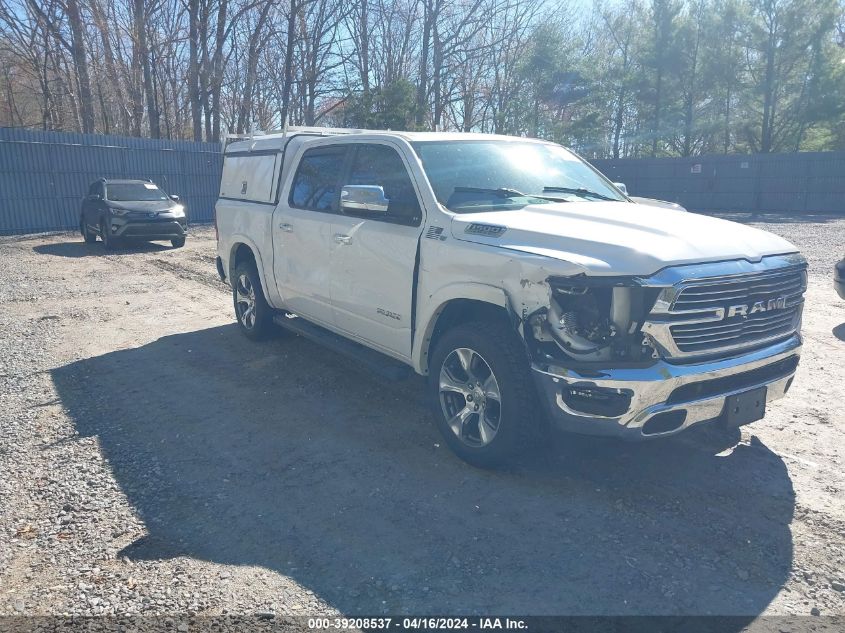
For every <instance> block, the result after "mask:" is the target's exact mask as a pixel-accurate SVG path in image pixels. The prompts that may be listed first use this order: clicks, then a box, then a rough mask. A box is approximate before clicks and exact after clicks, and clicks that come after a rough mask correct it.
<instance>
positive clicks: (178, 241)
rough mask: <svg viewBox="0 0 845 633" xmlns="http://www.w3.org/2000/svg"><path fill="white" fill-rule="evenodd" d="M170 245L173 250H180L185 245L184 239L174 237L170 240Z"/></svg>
mask: <svg viewBox="0 0 845 633" xmlns="http://www.w3.org/2000/svg"><path fill="white" fill-rule="evenodd" d="M170 245H171V246H173V248H182V247H183V246H184V245H185V238H184V237H174V238H173V239H172V240H170Z"/></svg>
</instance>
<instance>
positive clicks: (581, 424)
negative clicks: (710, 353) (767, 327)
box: [532, 334, 801, 440]
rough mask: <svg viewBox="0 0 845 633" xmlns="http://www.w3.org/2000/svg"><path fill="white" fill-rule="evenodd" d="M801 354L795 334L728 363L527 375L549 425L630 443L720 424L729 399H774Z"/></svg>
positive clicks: (552, 369)
mask: <svg viewBox="0 0 845 633" xmlns="http://www.w3.org/2000/svg"><path fill="white" fill-rule="evenodd" d="M800 354H801V337H800V335H798V334H796V335H794V336H792V337H791V338H789V339H787V340H784V341H781V342H779V343H776V344H773V345H769V346H767V347H765V348H762V349H757V350H755V351H752V352H748V353H745V354H743V355H741V356H736V357H734V358H729V359H721V360H711V361H707V362H700V363H695V364H673V363H669V362H666V361H664V360H660V361H657V362H656V363H654V364H652V365H650V366H648V367H643V368H618V369H589V370H586V369H585V370H579V369H571V368H564V367H557V366H549V365H542V366H541V365H538V364H537V363H534V364H533V365H532V373H533V375H534V379H535V381H536V383H537V386H538V390H539V392H540V394H541V397H542V398H543V400H544V402H545V404H546V407H547V410H548V412H549V413H550V416H551V420H552V423H553V424H554V426H555V427H557V428H559V429H560V430H564V431H570V432H575V433H584V434H588V435H606V436H616V437H622V438H625V439H632V440H637V439H645V438H649V437H659V436H667V435H673V434H675V433H678V432H680V431H683V430H684V429H687V428H689V427H690V426H693V425H695V424H699V423H701V422H706V421H710V420H717V419H720V418H722V417H723V416H724V411H725V401H726V399H727V398H728V397H729V396H732V395H735V394H740V393H744V392H747V391H751V390H754V389H758V388H761V387H766V402H771V401H773V400H777V399H778V398H781V397H782V396H783V395H784V394H786V392H787V390H788V389H789V387H790V386H791V384H792V379H793V377H794V375H795V370H796V369H797V367H798V359H799V357H800Z"/></svg>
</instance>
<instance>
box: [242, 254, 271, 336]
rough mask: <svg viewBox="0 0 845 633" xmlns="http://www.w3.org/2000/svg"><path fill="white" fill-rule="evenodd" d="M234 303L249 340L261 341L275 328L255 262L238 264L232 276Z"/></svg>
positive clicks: (243, 330)
mask: <svg viewBox="0 0 845 633" xmlns="http://www.w3.org/2000/svg"><path fill="white" fill-rule="evenodd" d="M232 301H233V302H234V304H235V317H236V318H237V319H238V325H239V326H240V328H241V332H243V333H244V334H245V335H246V336H247V338H250V339H252V340H253V341H260V340H262V339H265V338H267V337H268V336H269V335H270V333H271V331H272V328H273V312H272V310H271V309H270V306H269V305H268V304H267V300H266V299H265V298H264V292H263V291H262V290H261V280H260V279H259V277H258V269H257V268H256V267H255V264H254V263H253V262H245V263H241V264H238V265H237V266H236V267H235V270H234V273H233V274H232Z"/></svg>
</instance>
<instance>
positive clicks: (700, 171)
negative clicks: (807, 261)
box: [592, 152, 845, 215]
mask: <svg viewBox="0 0 845 633" xmlns="http://www.w3.org/2000/svg"><path fill="white" fill-rule="evenodd" d="M592 163H593V165H595V166H596V168H598V169H599V171H601V172H603V173H604V174H605V175H607V177H608V178H610V179H611V180H613V181H614V182H624V183H625V185H627V187H628V192H629V193H630V194H631V195H632V196H643V197H647V198H659V199H662V200H670V201H672V202H678V203H680V204H682V205H683V206H685V207H687V208H688V209H690V210H692V211H747V212H752V213H754V212H756V213H787V214H797V215H800V214H807V213H830V214H845V152H801V153H794V154H751V155H729V156H718V155H717V156H696V157H689V158H639V159H619V160H594V161H592Z"/></svg>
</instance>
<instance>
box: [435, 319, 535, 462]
mask: <svg viewBox="0 0 845 633" xmlns="http://www.w3.org/2000/svg"><path fill="white" fill-rule="evenodd" d="M429 390H430V394H431V397H432V400H433V401H434V404H435V408H436V415H437V426H438V428H439V429H440V432H441V434H442V435H443V437H444V439H445V440H446V443H447V444H448V445H449V447H450V448H451V449H452V450H453V451H454V452H455V453H456V454H457V455H458V456H459V457H460V458H461V459H463V460H465V461H467V462H469V463H470V464H473V465H475V466H481V467H490V466H495V465H497V464H500V463H502V462H504V461H506V460H507V459H508V458H510V457H512V456H513V455H514V454H515V453H516V452H517V451H518V450H519V449H520V448H522V447H523V445H524V444H525V441H526V440H527V439H528V438H529V437H530V436H531V435H532V432H533V429H534V428H536V419H535V411H536V407H535V402H536V398H535V397H534V396H535V390H534V386H533V384H532V382H531V376H530V373H529V367H528V358H527V357H526V354H525V350H524V348H523V346H522V343H521V342H520V341H519V339H518V337H517V336H516V334H515V333H514V332H513V330H511V329H510V328H509V327H508V326H507V325H505V324H499V323H492V322H477V323H468V324H466V325H461V326H458V327H456V328H455V329H453V330H450V331H449V332H447V333H446V334H444V335H443V336H442V337H441V338H440V340H439V341H438V342H437V344H436V346H435V349H434V353H433V354H432V356H431V365H430V372H429Z"/></svg>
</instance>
